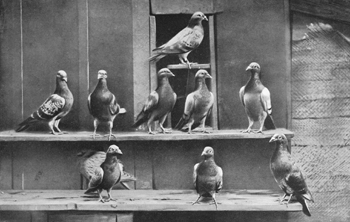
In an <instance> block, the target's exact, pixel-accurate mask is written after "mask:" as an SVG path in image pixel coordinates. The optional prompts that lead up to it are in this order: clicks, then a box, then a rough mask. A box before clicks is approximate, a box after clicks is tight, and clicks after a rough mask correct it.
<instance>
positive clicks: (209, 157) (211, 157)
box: [204, 156, 214, 161]
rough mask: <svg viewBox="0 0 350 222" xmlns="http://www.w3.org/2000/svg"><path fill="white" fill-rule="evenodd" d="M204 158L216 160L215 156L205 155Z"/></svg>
mask: <svg viewBox="0 0 350 222" xmlns="http://www.w3.org/2000/svg"><path fill="white" fill-rule="evenodd" d="M204 160H206V161H208V160H214V156H204Z"/></svg>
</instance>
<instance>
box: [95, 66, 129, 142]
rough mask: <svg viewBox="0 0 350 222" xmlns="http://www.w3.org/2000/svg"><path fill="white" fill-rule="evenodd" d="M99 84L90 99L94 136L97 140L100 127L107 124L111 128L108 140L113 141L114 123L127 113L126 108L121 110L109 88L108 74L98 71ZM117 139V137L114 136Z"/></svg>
mask: <svg viewBox="0 0 350 222" xmlns="http://www.w3.org/2000/svg"><path fill="white" fill-rule="evenodd" d="M97 78H98V83H97V85H96V87H95V89H94V91H93V92H92V93H91V94H90V95H89V97H88V107H89V111H90V114H91V115H92V116H93V117H94V134H93V137H94V139H95V136H96V130H97V127H98V125H99V124H100V123H101V122H102V123H107V124H108V126H109V135H108V140H111V137H112V136H114V135H113V134H112V128H113V121H114V119H115V117H116V116H117V115H118V114H123V113H126V110H125V109H124V108H120V106H119V104H118V103H117V99H116V98H115V96H114V94H113V93H111V92H110V91H109V90H108V87H107V72H106V71H105V70H100V71H98V75H97ZM114 137H115V136H114Z"/></svg>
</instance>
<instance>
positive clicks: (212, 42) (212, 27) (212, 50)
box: [208, 15, 218, 130]
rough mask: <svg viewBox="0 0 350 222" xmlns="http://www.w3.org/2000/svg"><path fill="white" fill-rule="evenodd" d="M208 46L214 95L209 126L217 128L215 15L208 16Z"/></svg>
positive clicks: (211, 84)
mask: <svg viewBox="0 0 350 222" xmlns="http://www.w3.org/2000/svg"><path fill="white" fill-rule="evenodd" d="M208 19H209V47H210V67H211V69H210V75H211V76H212V79H211V82H210V86H211V87H210V88H211V91H212V93H213V95H214V99H215V102H214V105H213V109H212V111H211V120H210V122H211V127H212V128H213V129H214V130H217V129H218V93H217V81H216V80H217V75H216V45H215V37H216V35H215V16H214V15H213V16H210V17H209V18H208Z"/></svg>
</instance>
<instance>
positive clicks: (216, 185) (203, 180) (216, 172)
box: [192, 146, 223, 209]
mask: <svg viewBox="0 0 350 222" xmlns="http://www.w3.org/2000/svg"><path fill="white" fill-rule="evenodd" d="M202 156H203V157H204V160H203V161H202V162H200V163H197V164H196V165H194V170H193V183H194V187H195V188H196V191H197V193H198V195H199V196H198V199H197V200H196V201H195V202H194V203H193V204H192V205H194V204H196V203H198V202H199V199H200V198H201V197H211V198H213V201H214V204H215V206H216V209H217V207H218V206H217V203H216V199H215V193H218V192H219V190H221V188H222V184H223V180H222V177H223V171H222V169H221V167H219V166H218V165H216V163H215V161H214V149H213V148H212V147H209V146H207V147H205V148H204V150H203V152H202Z"/></svg>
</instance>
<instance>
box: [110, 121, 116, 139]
mask: <svg viewBox="0 0 350 222" xmlns="http://www.w3.org/2000/svg"><path fill="white" fill-rule="evenodd" d="M108 123H109V134H108V141H111V138H112V136H113V137H114V138H117V137H116V136H115V135H113V134H112V128H113V122H112V121H109V122H108Z"/></svg>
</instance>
